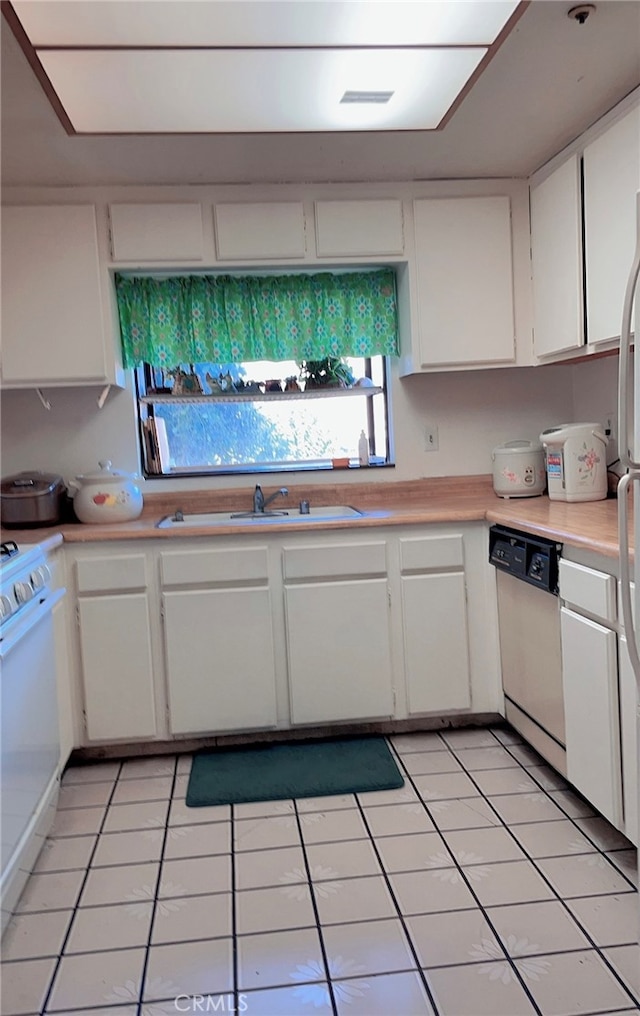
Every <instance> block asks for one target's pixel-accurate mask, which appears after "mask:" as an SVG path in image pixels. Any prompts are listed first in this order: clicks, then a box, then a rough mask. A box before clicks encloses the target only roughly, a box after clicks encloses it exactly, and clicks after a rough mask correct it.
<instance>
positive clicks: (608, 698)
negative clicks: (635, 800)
mask: <svg viewBox="0 0 640 1016" xmlns="http://www.w3.org/2000/svg"><path fill="white" fill-rule="evenodd" d="M560 588H561V594H562V584H561V586H560ZM560 627H561V635H562V680H563V688H564V708H565V728H566V742H567V744H566V747H567V777H568V779H569V780H570V782H571V783H572V784H573V785H574V786H575V787H576V788H577V789H578V790H579V791H580V793H581V794H583V795H584V796H585V797H586V798H587V800H588V801H590V802H591V804H593V805H594V807H595V808H597V809H598V811H599V812H600V813H601V814H602V815H604V817H605V818H607V819H609V821H610V822H611V823H612V824H613V825H614V826H615V827H616V828H618V829H619V828H620V827H621V824H622V780H621V761H620V720H619V704H618V658H617V645H616V640H617V636H616V633H615V631H612V630H611V629H610V628H605V627H604V626H603V625H602V624H598V623H597V622H596V621H593V620H591V619H590V618H588V617H583V616H582V615H581V614H577V613H576V612H575V611H573V610H570V609H568V608H567V607H562V608H561V611H560Z"/></svg>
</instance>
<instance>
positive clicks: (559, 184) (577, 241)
mask: <svg viewBox="0 0 640 1016" xmlns="http://www.w3.org/2000/svg"><path fill="white" fill-rule="evenodd" d="M531 256H532V262H533V327H534V330H533V347H534V352H535V354H536V356H548V355H549V354H550V353H559V352H564V351H566V350H568V349H576V348H577V347H579V346H581V345H583V343H584V324H583V320H584V313H583V286H582V197H581V184H580V161H579V158H578V156H577V155H574V156H573V157H572V158H571V159H569V160H568V161H567V162H565V163H563V165H562V166H560V167H559V168H558V169H556V170H555V172H553V173H552V174H551V175H550V176H548V177H547V178H546V180H543V182H542V183H541V184H539V185H538V186H537V187H532V188H531Z"/></svg>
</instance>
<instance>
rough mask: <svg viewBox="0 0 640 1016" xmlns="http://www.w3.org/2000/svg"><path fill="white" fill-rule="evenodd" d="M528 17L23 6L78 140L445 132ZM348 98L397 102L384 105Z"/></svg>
mask: <svg viewBox="0 0 640 1016" xmlns="http://www.w3.org/2000/svg"><path fill="white" fill-rule="evenodd" d="M527 6H528V4H527V3H526V2H524V3H518V0H499V2H491V0H489V2H486V0H460V2H457V3H443V2H434V3H432V2H430V0H414V2H399V0H391V2H383V0H373V2H369V0H310V2H309V0H293V2H292V0H284V2H283V0H259V2H255V0H246V2H245V0H240V2H239V0H117V2H113V0H111V2H109V0H107V2H104V0H97V2H91V0H89V2H87V0H71V2H69V0H47V2H41V0H28V2H25V0H15V2H14V3H12V4H5V5H4V7H3V9H4V10H5V14H6V16H7V18H8V20H9V22H10V24H11V26H12V28H13V29H14V31H15V32H16V35H17V37H18V39H19V41H20V43H21V45H22V46H23V47H24V48H25V50H26V51H27V55H28V57H29V59H30V62H31V64H32V66H33V68H34V70H35V71H36V73H38V74H39V76H40V78H41V81H42V84H43V86H44V88H45V91H46V92H47V94H48V95H49V97H50V99H51V101H52V104H53V105H54V108H55V109H56V111H57V112H58V114H59V115H60V118H61V120H62V122H63V124H64V125H65V127H66V129H67V130H68V131H69V133H75V134H219V133H222V134H228V133H240V134H245V133H274V132H316V131H323V132H326V131H378V130H384V131H388V130H402V131H404V130H435V129H437V128H438V127H441V126H442V125H443V124H444V122H445V119H446V117H447V115H451V113H452V111H453V109H454V107H455V104H456V103H457V102H459V101H460V99H461V97H462V96H463V94H464V93H465V91H466V90H467V89H468V88H469V87H471V85H472V83H473V81H474V80H475V79H476V78H477V76H478V74H479V73H480V72H481V71H482V69H483V68H484V67H486V66H487V64H488V63H489V61H490V59H491V58H492V56H493V55H494V53H495V52H496V50H497V49H498V47H499V45H500V44H501V43H502V42H503V41H504V39H505V38H506V37H507V35H508V33H509V31H511V30H512V29H513V27H514V26H515V24H516V23H517V21H518V19H519V17H520V16H521V15H522V13H523V12H524V10H525V9H526V7H527ZM345 92H354V93H358V92H390V93H391V94H390V96H389V98H388V101H387V102H385V103H380V102H378V103H372V102H368V101H366V100H364V101H353V100H352V101H351V102H349V103H343V102H341V99H342V96H343V95H344V94H345Z"/></svg>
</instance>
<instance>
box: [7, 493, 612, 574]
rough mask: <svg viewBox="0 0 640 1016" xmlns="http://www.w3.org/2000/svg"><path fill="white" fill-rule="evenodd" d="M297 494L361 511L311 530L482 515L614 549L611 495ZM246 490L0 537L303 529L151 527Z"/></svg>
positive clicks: (283, 502)
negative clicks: (130, 518)
mask: <svg viewBox="0 0 640 1016" xmlns="http://www.w3.org/2000/svg"><path fill="white" fill-rule="evenodd" d="M267 493H269V491H267ZM301 497H304V498H306V499H307V500H309V501H310V503H311V505H312V506H314V507H320V506H322V505H332V504H333V505H335V504H345V505H353V506H354V507H356V508H358V509H361V510H363V511H365V512H366V513H367V514H366V515H364V516H362V517H361V518H351V519H339V520H332V521H329V520H326V521H324V520H323V521H318V522H315V523H313V530H314V531H315V530H322V531H325V532H326V531H328V530H331V531H333V530H343V529H367V528H373V527H379V526H403V525H405V526H406V525H420V524H429V523H456V522H482V521H487V522H489V523H500V524H502V525H506V526H510V527H511V528H513V529H523V530H525V531H527V532H530V533H534V534H536V535H539V536H544V537H547V538H548V539H552V540H556V541H557V542H559V543H566V544H570V545H571V546H574V547H579V548H583V549H586V550H590V551H592V552H594V553H597V554H603V555H605V556H607V557H617V556H618V515H617V502H616V500H615V499H609V498H608V499H607V500H605V501H591V502H580V503H574V504H570V503H568V502H565V501H550V500H549V498H548V497H547V496H546V495H543V496H542V497H531V498H512V499H506V498H500V497H497V496H496V494H494V492H493V487H492V481H491V477H490V476H471V477H464V476H458V477H442V478H440V477H438V478H434V479H428V480H411V481H405V482H402V481H401V482H398V483H393V482H392V483H365V484H353V483H349V484H324V485H315V486H314V485H312V484H309V485H304V486H303V485H300V486H297V487H291V488H290V493H289V497H288V498H283V499H280V500H279V502H278V507H282V508H287V507H289V508H291V509H297V507H298V503H299V500H300V498H301ZM250 498H251V491H249V490H247V489H246V488H242V489H235V490H227V491H222V492H215V491H205V490H202V491H191V492H184V493H176V492H172V493H162V494H149V495H146V496H145V505H144V510H143V513H142V515H141V517H140V518H139V519H137V520H136V521H135V522H122V523H113V524H103V525H83V524H81V523H74V524H67V525H59V526H55V527H48V528H41V529H24V530H20V529H6V530H4V531H3V533H2V539H13V540H16V542H17V543H21V542H22V543H34V542H43V541H44V540H46V539H48V538H49V537H54V536H56V535H60V536H61V537H62V539H63V540H64V542H65V543H68V544H71V543H74V544H75V543H81V544H85V543H94V542H98V541H100V542H102V541H114V540H140V539H157V540H175V539H180V538H191V537H195V536H199V537H207V538H211V537H215V536H230V535H234V536H240V535H243V536H244V535H246V534H247V533H253V534H254V535H255V533H257V532H258V533H260V534H261V536H264V535H265V532H267V533H272V532H273V533H282V532H300V531H307V532H308V531H309V523H308V522H305V521H304V520H302V521H300V520H299V519H298V517H297V516H295V515H291V516H286V517H283V519H282V522H279V521H278V522H276V521H270V522H269V525H268V528H266V527H263V526H262V525H260V524H258V525H259V528H257V527H256V523H255V522H252V521H251V520H247V522H246V524H238V523H235V524H234V525H232V526H221V525H216V526H197V527H196V526H188V525H185V526H184V527H181V528H180V529H179V530H176V529H158V528H157V524H158V522H159V521H160V519H161V518H163V517H164V516H166V515H172V514H173V513H174V512H175V511H176V509H178V508H179V509H181V510H182V511H183V512H185V513H189V512H217V511H220V512H223V511H243V510H245V509H247V508H248V507H249V504H248V502H249V501H250Z"/></svg>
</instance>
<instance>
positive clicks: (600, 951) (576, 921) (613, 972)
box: [465, 753, 640, 1005]
mask: <svg viewBox="0 0 640 1016" xmlns="http://www.w3.org/2000/svg"><path fill="white" fill-rule="evenodd" d="M510 754H511V753H510ZM512 758H515V756H513V755H512ZM516 761H517V762H518V765H519V767H520V768H521V769H522V770H523V771H524V772H525V773H526V772H527V766H524V765H523V764H522V763H521V762H520V760H519V759H517V758H516ZM534 768H535V767H534ZM465 772H466V773H467V776H469V778H470V779H471V780H472V782H473V783H474V784H475V785H476V786H477V787H478V790H479V791H480V793H481V794H482V796H483V798H484V800H486V802H487V804H488V805H489V807H490V808H491V809H492V810H493V811H494V812H496V814H498V813H497V811H496V809H495V808H494V807H493V805H492V804H491V801H489V800H487V798H486V797H484V792H483V791H482V788H481V787H480V786H479V785H478V783H477V781H476V780H475V779H474V777H473V772H472V771H470V770H465ZM528 775H529V776H530V778H531V779H533V780H534V782H535V783H537V784H538V786H539V787H540V789H541V792H542V793H544V794H545V795H546V796H547V797H549V796H550V795H549V792H548V791H547V789H546V787H545V786H544V785H543V784H542V783H541V782H540V779H537V778H536V776H535V775H533V774H528ZM562 779H563V780H564V777H562ZM564 782H568V781H564ZM569 786H570V785H569ZM559 789H563V788H559ZM498 817H500V816H499V815H498ZM567 819H568V820H569V821H570V822H571V824H572V825H573V826H574V827H575V829H576V830H577V831H578V834H579V835H585V838H586V839H587V840H588V841H589V842H591V843H592V844H593V846H594V848H595V849H594V851H593V852H594V853H596V854H599V855H600V856H601V857H602V858H603V859H604V860H605V862H607V863H611V862H608V858H607V857H606V855H605V853H604V850H602V849H601V848H600V847H599V846H598V844H597V843H595V842H594V841H593V840H592V839H591V838H590V837H589V836H588V835H586V834H584V833H583V830H582V828H581V827H580V826H579V825H578V824H577V823H576V822H575V821H574V819H573V817H572V816H571V815H567ZM501 821H502V819H501ZM605 821H606V820H605ZM503 825H504V828H505V830H506V832H508V833H509V835H510V836H511V838H512V839H513V840H514V841H515V843H516V845H517V846H518V847H519V849H520V850H522V852H523V854H524V855H525V857H526V858H527V860H528V861H529V862H530V863H531V864H533V866H534V868H535V869H536V871H537V872H538V874H539V875H540V876H541V878H543V879H544V881H545V882H546V883H547V885H548V886H549V888H550V889H551V891H552V892H553V893H554V895H555V896H556V898H557V901H558V902H559V903H560V904H561V906H562V907H563V909H564V911H565V913H566V914H567V915H568V917H569V919H570V921H571V922H572V923H574V924H576V925H577V927H578V928H579V930H580V931H581V932H582V934H583V935H584V936H585V938H586V939H587V941H588V942H590V943H591V946H592V948H593V950H594V951H595V952H596V954H597V955H598V956H599V957H600V960H601V961H602V963H603V964H604V965H605V967H606V968H607V969H608V970H609V972H610V973H611V975H612V976H613V977H614V979H615V980H616V981H617V982H618V984H619V985H620V987H621V988H622V989H623V991H624V992H625V993H626V994H627V995H628V996H629V997H630V998H631V1000H632V1001H633V1002H634V1003H635V1004H636V1005H640V993H639V994H638V996H637V997H636V996H635V992H634V990H633V989H632V988H629V987H627V985H626V984H625V982H624V980H623V978H622V975H621V974H619V973H618V971H617V970H616V968H615V967H614V965H613V963H612V962H611V961H610V960H609V958H608V957H607V956H606V954H605V953H604V947H603V948H601V947H600V946H599V945H598V944H597V943H596V941H595V939H594V938H593V937H592V935H591V933H590V932H589V930H588V929H587V928H586V927H585V926H583V924H582V923H581V921H580V920H579V919H578V918H577V917H576V915H575V914H574V913H573V911H572V910H571V908H570V907H569V906H568V905H567V902H566V900H565V898H564V897H563V896H562V895H561V894H560V892H559V891H558V890H557V889H556V888H555V886H554V885H553V883H552V882H551V879H550V878H548V877H547V875H546V874H545V872H544V870H543V869H542V868H541V867H540V865H538V864H537V863H536V858H535V857H533V856H531V855H530V854H529V852H528V850H527V849H526V848H525V847H524V846H523V844H521V843H520V841H519V840H518V839H517V838H516V837H515V835H514V834H513V832H512V830H511V827H510V826H509V825H507V824H506V823H503ZM555 856H559V857H579V856H587V855H586V854H583V855H580V854H560V855H555ZM548 859H549V858H543V857H540V858H538V859H537V860H541V861H542V860H548ZM611 866H612V867H616V866H615V865H613V864H612V865H611ZM616 870H617V871H618V872H619V874H620V875H621V876H622V878H623V879H624V880H625V881H626V882H627V883H628V884H629V885H630V887H631V890H632V891H635V886H634V885H633V883H632V882H631V880H630V879H629V878H627V876H626V875H625V874H624V872H620V870H619V869H618V868H617V867H616ZM598 895H600V894H598ZM603 895H605V894H603ZM570 898H574V899H575V898H576V897H570ZM483 913H485V917H486V918H487V919H488V915H487V914H486V912H485V911H484V908H483ZM610 948H611V947H610Z"/></svg>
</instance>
